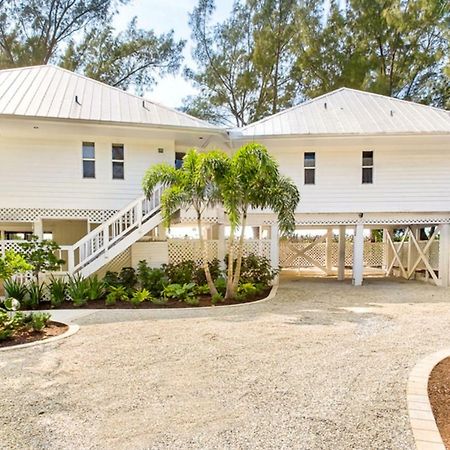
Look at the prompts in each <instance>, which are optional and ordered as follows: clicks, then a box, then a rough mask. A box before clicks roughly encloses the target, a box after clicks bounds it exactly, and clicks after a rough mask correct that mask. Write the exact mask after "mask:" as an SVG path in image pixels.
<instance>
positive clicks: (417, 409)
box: [406, 349, 450, 450]
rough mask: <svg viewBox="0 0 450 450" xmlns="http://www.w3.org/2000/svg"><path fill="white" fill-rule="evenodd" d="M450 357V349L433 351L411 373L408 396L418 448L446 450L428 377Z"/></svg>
mask: <svg viewBox="0 0 450 450" xmlns="http://www.w3.org/2000/svg"><path fill="white" fill-rule="evenodd" d="M448 357H450V349H448V350H442V351H439V352H436V353H433V354H432V355H429V356H427V357H426V358H424V359H422V360H421V361H419V362H418V363H417V364H416V366H415V367H414V368H413V369H412V370H411V372H410V374H409V379H408V387H407V392H406V396H407V401H408V413H409V419H410V422H411V428H412V432H413V435H414V439H415V442H416V447H417V450H446V448H445V445H444V443H443V441H442V437H441V435H440V433H439V430H438V427H437V425H436V420H435V418H434V415H433V411H432V409H431V405H430V400H429V397H428V379H429V377H430V374H431V371H432V370H433V368H434V367H435V366H436V365H437V364H438V363H440V362H441V361H442V360H443V359H445V358H448Z"/></svg>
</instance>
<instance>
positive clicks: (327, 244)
mask: <svg viewBox="0 0 450 450" xmlns="http://www.w3.org/2000/svg"><path fill="white" fill-rule="evenodd" d="M325 248H326V262H325V267H326V269H327V272H328V275H331V269H332V268H333V260H332V256H333V229H332V228H327V239H326V241H325Z"/></svg>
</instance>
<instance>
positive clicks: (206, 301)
mask: <svg viewBox="0 0 450 450" xmlns="http://www.w3.org/2000/svg"><path fill="white" fill-rule="evenodd" d="M270 290H271V288H269V289H266V290H265V291H264V292H262V293H261V294H259V295H257V296H254V297H252V298H249V299H247V300H245V302H239V301H236V300H227V301H224V302H220V303H217V304H216V305H214V306H223V305H237V304H242V303H251V302H254V301H256V300H261V299H262V298H265V297H267V296H268V295H269V292H270ZM199 299H200V304H199V305H198V306H197V308H201V307H202V306H213V304H212V303H211V296H209V295H204V296H199ZM192 307H193V306H191V305H188V304H187V303H185V302H183V301H179V300H169V301H168V302H167V303H166V304H165V305H155V304H154V303H152V302H150V301H145V302H142V303H140V304H139V305H137V306H133V304H132V303H130V302H117V303H116V304H115V305H111V306H106V305H105V300H104V299H103V300H89V301H88V302H87V304H86V305H85V306H78V307H77V306H74V305H73V303H72V302H63V303H62V304H61V306H59V307H58V308H54V309H166V308H192ZM194 308H195V307H194ZM37 309H40V310H48V309H51V306H50V303H49V302H41V303H40V305H39V307H38V308H37Z"/></svg>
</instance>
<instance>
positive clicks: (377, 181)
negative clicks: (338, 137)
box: [267, 138, 450, 213]
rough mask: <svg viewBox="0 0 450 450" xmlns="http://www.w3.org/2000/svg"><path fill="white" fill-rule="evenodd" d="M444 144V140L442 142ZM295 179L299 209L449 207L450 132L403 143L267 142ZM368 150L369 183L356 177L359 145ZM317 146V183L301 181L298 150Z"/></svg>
mask: <svg viewBox="0 0 450 450" xmlns="http://www.w3.org/2000/svg"><path fill="white" fill-rule="evenodd" d="M447 144H448V145H447ZM267 146H268V147H269V149H270V150H271V151H272V153H273V154H274V155H275V156H276V157H277V159H278V161H279V163H280V167H281V170H282V172H283V173H284V174H286V175H289V176H290V177H291V178H292V179H293V180H294V181H295V183H296V184H297V185H298V187H299V189H300V193H301V197H302V199H301V202H300V205H299V208H298V212H305V213H314V212H382V211H386V212H388V211H398V212H401V211H405V212H409V211H427V212H428V211H430V212H431V211H450V157H449V156H450V155H449V153H450V138H449V139H448V141H447V143H445V142H444V143H443V142H442V141H441V140H439V141H436V142H433V140H432V139H430V141H429V142H428V143H426V142H423V141H420V142H417V143H415V144H414V143H411V142H409V143H408V144H406V143H405V144H404V145H402V144H401V143H399V142H395V143H392V144H389V142H386V140H385V139H384V140H383V141H382V142H380V143H376V142H375V143H374V142H372V143H370V145H365V144H364V142H360V143H356V144H355V143H353V144H352V143H349V144H348V145H343V144H342V143H339V144H337V145H334V146H333V145H326V146H325V145H321V144H320V143H319V142H317V141H316V142H315V143H314V144H311V145H305V144H302V145H299V147H298V148H297V149H296V148H295V144H294V145H293V144H292V143H290V144H289V147H287V146H286V147H283V145H282V144H278V145H276V144H274V143H273V142H270V143H267ZM363 150H373V152H374V172H373V184H371V185H363V184H362V183H361V175H362V174H361V172H362V151H363ZM305 151H306V152H308V151H315V152H316V184H315V185H304V179H303V177H304V175H303V172H304V170H303V153H304V152H305Z"/></svg>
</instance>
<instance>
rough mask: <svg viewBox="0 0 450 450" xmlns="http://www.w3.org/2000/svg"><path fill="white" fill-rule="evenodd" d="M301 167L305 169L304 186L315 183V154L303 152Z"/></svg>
mask: <svg viewBox="0 0 450 450" xmlns="http://www.w3.org/2000/svg"><path fill="white" fill-rule="evenodd" d="M303 167H304V169H305V184H315V183H316V153H315V152H305V154H304V159H303Z"/></svg>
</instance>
